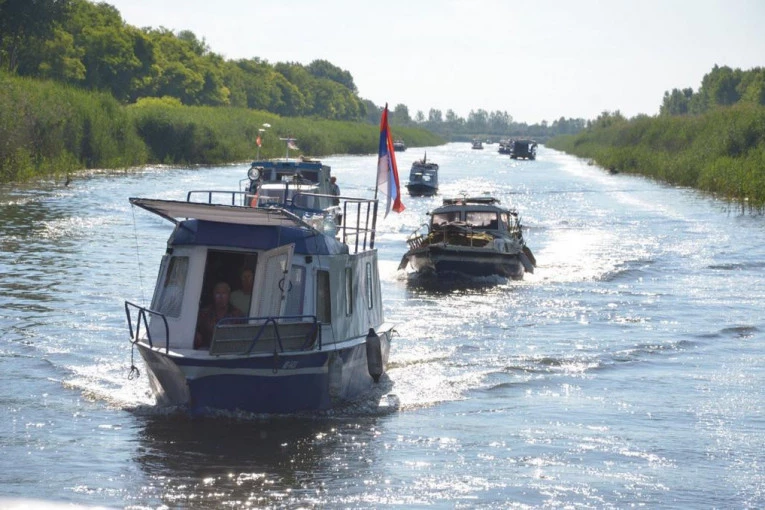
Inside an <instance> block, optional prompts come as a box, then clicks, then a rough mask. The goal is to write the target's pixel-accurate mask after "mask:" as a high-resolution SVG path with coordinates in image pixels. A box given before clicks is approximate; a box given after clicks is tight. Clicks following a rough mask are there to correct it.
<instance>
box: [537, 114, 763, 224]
mask: <svg viewBox="0 0 765 510" xmlns="http://www.w3.org/2000/svg"><path fill="white" fill-rule="evenodd" d="M546 146H548V147H551V148H553V149H558V150H561V151H564V152H567V153H569V154H573V155H576V156H579V157H581V158H587V159H591V160H593V161H594V162H595V163H597V164H598V165H599V166H602V167H604V168H610V169H614V170H616V171H621V172H630V173H636V174H641V175H645V176H647V177H652V178H654V179H657V180H660V181H664V182H667V183H670V184H675V185H680V186H688V187H692V188H695V189H698V190H701V191H705V192H708V193H712V194H715V195H718V196H721V197H724V198H726V199H728V200H731V201H735V202H741V203H742V204H746V205H747V206H750V207H753V208H755V209H758V210H761V209H763V207H765V171H763V168H765V107H763V106H759V105H751V104H737V105H734V106H731V107H720V108H717V109H715V110H713V111H710V112H708V113H705V114H703V115H682V116H681V115H661V116H657V117H647V116H642V117H637V118H634V119H631V120H625V119H613V118H611V117H608V116H605V117H604V116H601V118H599V119H598V120H597V121H595V122H594V123H593V126H592V127H590V128H588V129H587V130H585V131H582V132H580V133H578V134H576V135H570V136H560V137H556V138H553V139H551V140H549V141H548V142H547V143H546Z"/></svg>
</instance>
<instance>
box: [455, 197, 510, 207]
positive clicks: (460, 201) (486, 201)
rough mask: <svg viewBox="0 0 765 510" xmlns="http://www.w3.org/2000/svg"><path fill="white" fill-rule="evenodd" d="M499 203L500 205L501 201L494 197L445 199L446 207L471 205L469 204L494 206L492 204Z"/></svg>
mask: <svg viewBox="0 0 765 510" xmlns="http://www.w3.org/2000/svg"><path fill="white" fill-rule="evenodd" d="M498 203H499V199H498V198H494V197H459V198H444V205H469V204H482V205H492V204H498Z"/></svg>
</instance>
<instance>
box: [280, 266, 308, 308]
mask: <svg viewBox="0 0 765 510" xmlns="http://www.w3.org/2000/svg"><path fill="white" fill-rule="evenodd" d="M289 289H290V290H289V292H288V293H287V308H286V311H285V314H286V315H303V296H304V295H305V267H303V266H292V269H291V270H290V285H289Z"/></svg>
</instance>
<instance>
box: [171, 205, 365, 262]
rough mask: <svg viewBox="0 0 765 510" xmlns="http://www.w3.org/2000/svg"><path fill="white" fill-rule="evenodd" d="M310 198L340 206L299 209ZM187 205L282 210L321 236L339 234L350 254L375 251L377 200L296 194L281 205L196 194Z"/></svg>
mask: <svg viewBox="0 0 765 510" xmlns="http://www.w3.org/2000/svg"><path fill="white" fill-rule="evenodd" d="M309 198H317V199H326V198H328V199H335V200H337V201H338V203H339V205H336V206H332V207H329V208H327V209H321V210H320V209H311V208H308V207H304V206H301V205H299V204H303V203H306V202H307V199H309ZM186 201H187V202H202V203H207V204H220V205H231V206H241V207H261V208H267V207H283V208H285V209H286V210H288V211H290V212H292V213H293V214H295V215H296V216H298V217H300V218H301V219H302V220H303V221H305V222H306V224H308V225H310V226H311V227H313V228H315V229H317V230H319V231H320V232H324V233H326V234H329V235H332V236H334V235H335V234H337V235H338V237H339V239H340V241H342V243H343V244H345V245H347V246H348V249H349V251H351V253H359V252H360V251H366V250H371V249H372V248H374V241H375V229H376V226H377V204H378V202H377V200H373V199H366V198H357V197H347V196H337V195H327V194H321V193H306V192H295V193H294V194H292V196H291V197H290V198H289V199H288V200H286V201H280V200H279V199H277V198H275V197H266V196H259V195H258V194H257V193H250V192H247V191H221V190H193V191H189V192H188V193H187V194H186Z"/></svg>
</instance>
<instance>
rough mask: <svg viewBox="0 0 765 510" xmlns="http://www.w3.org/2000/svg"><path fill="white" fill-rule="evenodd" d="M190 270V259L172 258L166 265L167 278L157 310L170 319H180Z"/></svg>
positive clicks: (159, 295)
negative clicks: (187, 275)
mask: <svg viewBox="0 0 765 510" xmlns="http://www.w3.org/2000/svg"><path fill="white" fill-rule="evenodd" d="M188 269H189V258H188V257H170V260H169V261H167V264H166V265H165V277H164V279H163V283H162V287H161V289H159V294H158V299H157V300H156V304H155V309H156V310H157V311H158V312H160V313H163V314H165V315H167V316H168V317H179V316H180V315H181V305H182V304H183V292H184V290H185V288H186V273H187V272H188Z"/></svg>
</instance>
